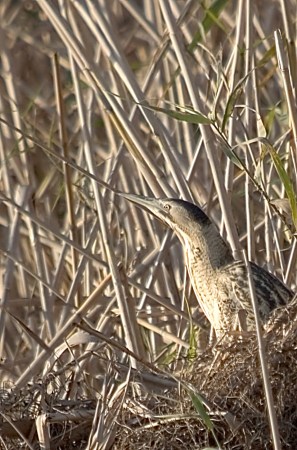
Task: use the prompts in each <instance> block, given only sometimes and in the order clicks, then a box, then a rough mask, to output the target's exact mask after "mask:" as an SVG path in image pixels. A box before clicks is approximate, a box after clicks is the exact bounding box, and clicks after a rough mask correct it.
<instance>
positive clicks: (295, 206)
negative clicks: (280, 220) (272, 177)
mask: <svg viewBox="0 0 297 450" xmlns="http://www.w3.org/2000/svg"><path fill="white" fill-rule="evenodd" d="M264 145H265V146H266V147H267V148H268V150H269V153H270V155H271V158H272V161H273V164H274V166H275V169H276V171H277V173H278V176H279V177H280V180H281V182H282V183H283V186H284V188H285V191H286V194H287V197H288V200H289V203H290V207H291V213H292V219H293V223H294V226H295V228H297V201H296V194H295V190H294V186H293V183H292V181H291V180H290V177H289V175H288V173H287V171H286V169H285V168H284V165H283V162H282V160H281V158H280V156H279V154H278V153H277V152H276V151H275V149H274V148H273V146H272V145H271V144H270V143H269V142H268V141H266V140H265V142H264Z"/></svg>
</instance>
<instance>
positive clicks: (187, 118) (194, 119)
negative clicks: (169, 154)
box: [145, 105, 213, 125]
mask: <svg viewBox="0 0 297 450" xmlns="http://www.w3.org/2000/svg"><path fill="white" fill-rule="evenodd" d="M145 108H148V109H152V110H153V111H158V112H161V113H164V114H166V115H167V116H169V117H172V118H173V119H176V120H181V121H183V122H188V123H193V124H195V125H199V124H200V125H201V124H202V125H210V124H211V123H213V121H212V120H211V119H209V118H208V117H206V116H204V115H203V114H201V113H199V112H198V111H194V110H192V111H189V110H186V109H185V111H176V110H173V109H167V108H158V107H157V106H151V105H150V106H145Z"/></svg>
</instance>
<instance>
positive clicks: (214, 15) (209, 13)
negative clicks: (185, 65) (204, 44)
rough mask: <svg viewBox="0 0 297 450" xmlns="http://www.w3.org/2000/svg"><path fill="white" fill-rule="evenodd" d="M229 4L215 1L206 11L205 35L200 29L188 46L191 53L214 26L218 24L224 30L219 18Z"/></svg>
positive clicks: (224, 1)
mask: <svg viewBox="0 0 297 450" xmlns="http://www.w3.org/2000/svg"><path fill="white" fill-rule="evenodd" d="M227 3H228V0H215V1H214V2H213V3H212V5H211V6H210V7H209V8H208V9H206V10H205V16H204V19H203V21H202V29H203V33H201V31H200V29H199V30H198V31H197V32H196V33H195V35H194V38H193V39H192V42H191V43H190V45H189V46H188V51H189V52H192V51H193V50H194V48H195V47H196V45H197V44H198V42H201V40H202V37H203V35H206V34H207V33H208V32H209V30H210V29H211V27H212V26H213V25H214V24H217V25H218V26H219V27H220V28H223V26H222V24H221V22H220V21H219V20H218V18H219V16H220V13H221V11H222V9H223V8H224V6H225V5H226V4H227Z"/></svg>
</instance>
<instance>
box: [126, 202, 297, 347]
mask: <svg viewBox="0 0 297 450" xmlns="http://www.w3.org/2000/svg"><path fill="white" fill-rule="evenodd" d="M121 195H122V196H123V197H125V198H126V199H128V200H130V201H131V202H133V203H135V204H136V205H137V206H139V207H140V208H142V209H144V210H146V211H148V212H149V213H151V214H153V215H154V216H155V217H157V218H158V219H159V220H161V221H162V222H163V223H164V224H165V225H167V226H168V227H170V228H171V229H172V230H173V231H174V232H175V233H176V234H177V236H178V238H179V240H180V242H181V243H182V246H183V251H184V255H185V261H186V265H187V269H188V273H189V277H190V281H191V284H192V287H193V290H194V292H195V295H196V297H197V300H198V302H199V304H200V306H201V309H202V310H203V312H204V314H205V316H206V317H207V319H208V320H209V322H210V324H211V326H212V327H213V329H214V330H215V333H216V336H217V338H219V337H222V336H223V335H225V333H227V332H229V331H231V330H232V329H234V325H235V324H236V323H238V314H239V312H240V311H241V310H244V311H245V314H244V315H245V322H246V324H245V325H246V328H247V329H248V330H250V329H253V328H254V323H255V322H254V313H253V307H252V302H251V296H250V288H249V282H248V274H247V267H246V265H245V263H244V262H243V261H240V260H239V261H237V260H235V259H234V258H233V256H232V252H231V250H230V248H229V246H228V245H227V244H226V242H225V241H224V239H223V238H222V237H221V235H220V233H219V231H218V229H217V227H216V226H215V224H214V223H213V222H212V221H211V220H210V219H209V217H208V216H207V215H206V214H205V213H204V212H203V211H202V209H201V208H199V207H198V206H196V205H194V204H192V203H189V202H187V201H184V200H179V199H172V198H170V199H156V198H148V197H142V196H138V195H134V194H123V193H122V194H121ZM250 268H251V272H252V277H253V281H254V286H255V293H256V298H257V301H258V309H259V315H260V319H261V320H262V321H263V322H264V321H266V319H267V318H268V317H269V315H270V313H271V311H272V310H273V309H275V308H276V307H278V306H281V305H285V304H286V303H287V302H288V301H289V300H290V299H291V298H292V297H293V292H292V291H291V290H290V289H288V288H287V287H286V286H285V285H284V284H283V283H282V282H281V281H280V280H279V279H278V278H276V277H275V276H274V275H272V274H271V273H269V272H267V271H266V270H265V269H263V268H261V267H260V266H258V265H257V264H255V263H253V262H251V263H250Z"/></svg>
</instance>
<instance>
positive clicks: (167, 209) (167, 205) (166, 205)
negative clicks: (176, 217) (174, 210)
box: [163, 203, 171, 211]
mask: <svg viewBox="0 0 297 450" xmlns="http://www.w3.org/2000/svg"><path fill="white" fill-rule="evenodd" d="M163 208H164V209H166V211H170V209H171V206H170V205H169V203H165V205H164V206H163Z"/></svg>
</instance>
